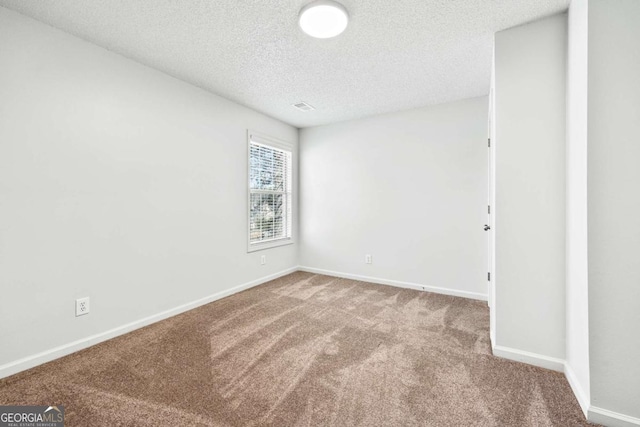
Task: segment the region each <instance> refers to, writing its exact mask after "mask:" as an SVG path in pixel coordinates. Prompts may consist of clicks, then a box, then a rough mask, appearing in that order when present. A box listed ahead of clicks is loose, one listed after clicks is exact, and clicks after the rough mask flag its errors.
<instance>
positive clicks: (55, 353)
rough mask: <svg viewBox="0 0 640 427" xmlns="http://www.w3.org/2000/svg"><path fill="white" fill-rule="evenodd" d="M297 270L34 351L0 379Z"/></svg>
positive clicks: (3, 368) (9, 365) (4, 369)
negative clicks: (53, 346)
mask: <svg viewBox="0 0 640 427" xmlns="http://www.w3.org/2000/svg"><path fill="white" fill-rule="evenodd" d="M297 270H298V268H297V267H293V268H289V269H287V270H283V271H280V272H278V273H274V274H271V275H269V276H265V277H261V278H259V279H256V280H252V281H251V282H247V283H244V284H242V285H238V286H234V287H233V288H230V289H226V290H224V291H220V292H216V293H215V294H212V295H209V296H206V297H204V298H200V299H198V300H195V301H192V302H189V303H186V304H182V305H179V306H177V307H174V308H171V309H169V310H166V311H163V312H161V313H158V314H154V315H152V316H148V317H145V318H142V319H139V320H136V321H134V322H131V323H127V324H125V325H122V326H118V327H117V328H113V329H110V330H108V331H105V332H101V333H98V334H95V335H91V336H89V337H86V338H82V339H79V340H77V341H73V342H70V343H68V344H64V345H61V346H58V347H55V348H52V349H50V350H46V351H43V352H41V353H37V354H34V355H32V356H27V357H24V358H22V359H18V360H16V361H13V362H9V363H7V364H4V365H1V366H0V378H4V377H8V376H10V375H14V374H17V373H18V372H21V371H24V370H27V369H30V368H33V367H35V366H38V365H41V364H43V363H47V362H50V361H52V360H55V359H58V358H60V357H63V356H66V355H68V354H71V353H75V352H76V351H80V350H83V349H85V348H87V347H91V346H93V345H96V344H98V343H101V342H103V341H106V340H109V339H111V338H115V337H117V336H120V335H124V334H126V333H129V332H132V331H135V330H136V329H140V328H142V327H144V326H148V325H150V324H152V323H156V322H159V321H161V320H164V319H168V318H169V317H173V316H175V315H178V314H181V313H184V312H185V311H189V310H192V309H194V308H196V307H200V306H202V305H205V304H209V303H210V302H213V301H216V300H219V299H222V298H224V297H227V296H229V295H233V294H235V293H238V292H240V291H244V290H246V289H249V288H252V287H254V286H257V285H261V284H263V283H266V282H268V281H270V280H274V279H277V278H278V277H282V276H285V275H287V274H290V273H293V272H295V271H297Z"/></svg>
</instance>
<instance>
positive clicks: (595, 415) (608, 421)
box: [587, 406, 640, 427]
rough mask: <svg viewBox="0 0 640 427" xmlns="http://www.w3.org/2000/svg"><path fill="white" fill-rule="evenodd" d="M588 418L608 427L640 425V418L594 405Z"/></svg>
mask: <svg viewBox="0 0 640 427" xmlns="http://www.w3.org/2000/svg"><path fill="white" fill-rule="evenodd" d="M587 419H588V420H589V421H590V422H592V423H596V424H602V425H605V426H607V427H635V426H640V418H636V417H630V416H629V415H624V414H620V413H618V412H613V411H609V410H608V409H603V408H598V407H597V406H592V407H590V408H589V414H588V415H587Z"/></svg>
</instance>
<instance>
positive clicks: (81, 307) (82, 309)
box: [76, 297, 90, 317]
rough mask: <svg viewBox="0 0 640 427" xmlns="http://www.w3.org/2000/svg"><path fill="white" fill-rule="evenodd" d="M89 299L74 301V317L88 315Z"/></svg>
mask: <svg viewBox="0 0 640 427" xmlns="http://www.w3.org/2000/svg"><path fill="white" fill-rule="evenodd" d="M89 308H90V307H89V297H85V298H78V299H77V300H76V317H78V316H84V315H85V314H89Z"/></svg>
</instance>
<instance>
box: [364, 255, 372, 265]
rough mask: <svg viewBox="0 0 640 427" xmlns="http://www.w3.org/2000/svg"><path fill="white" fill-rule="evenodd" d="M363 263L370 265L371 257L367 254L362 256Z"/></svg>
mask: <svg viewBox="0 0 640 427" xmlns="http://www.w3.org/2000/svg"><path fill="white" fill-rule="evenodd" d="M364 263H365V264H371V255H369V254H367V255H365V256H364Z"/></svg>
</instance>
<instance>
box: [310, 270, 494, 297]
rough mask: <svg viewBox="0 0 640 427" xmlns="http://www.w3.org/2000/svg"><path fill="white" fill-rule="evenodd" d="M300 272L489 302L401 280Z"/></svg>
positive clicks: (338, 273)
mask: <svg viewBox="0 0 640 427" xmlns="http://www.w3.org/2000/svg"><path fill="white" fill-rule="evenodd" d="M298 270H300V271H306V272H308V273H315V274H323V275H325V276H334V277H341V278H343V279H352V280H360V281H362V282H370V283H376V284H379V285H389V286H396V287H398V288H407V289H416V290H418V291H427V292H433V293H436V294H444V295H452V296H456V297H462V298H470V299H475V300H480V301H487V295H485V294H481V293H476V292H468V291H458V290H455V289H447V288H439V287H436V286H427V285H420V284H417V283H410V282H401V281H399V280H389V279H380V278H378V277H370V276H360V275H358V274H350V273H342V272H338V271H331V270H323V269H320V268H313V267H305V266H299V267H298Z"/></svg>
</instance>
